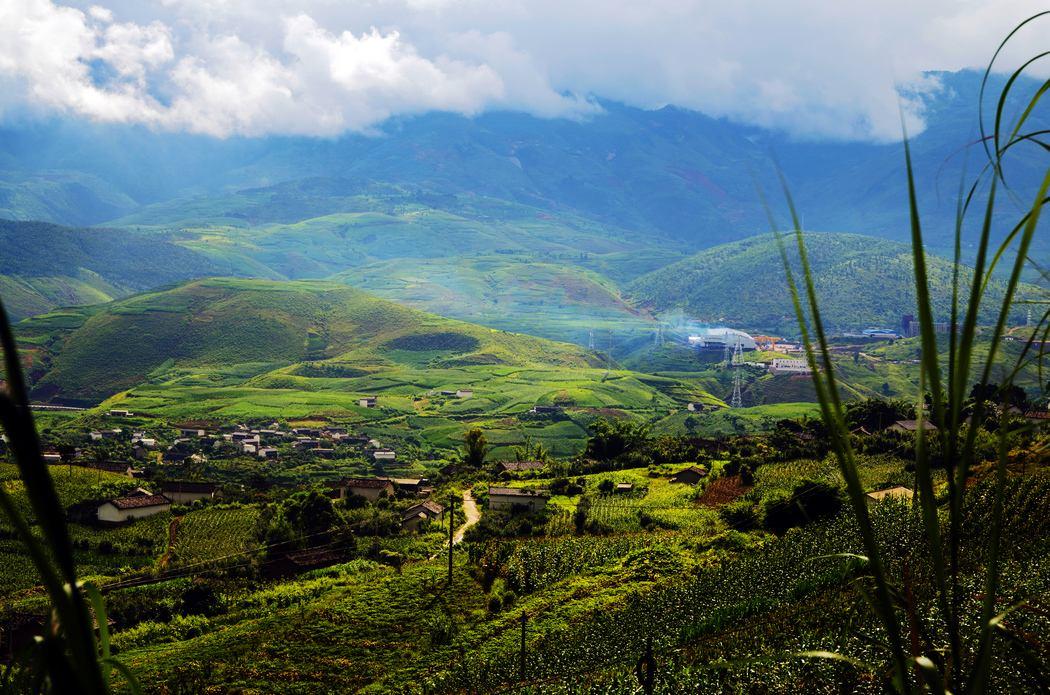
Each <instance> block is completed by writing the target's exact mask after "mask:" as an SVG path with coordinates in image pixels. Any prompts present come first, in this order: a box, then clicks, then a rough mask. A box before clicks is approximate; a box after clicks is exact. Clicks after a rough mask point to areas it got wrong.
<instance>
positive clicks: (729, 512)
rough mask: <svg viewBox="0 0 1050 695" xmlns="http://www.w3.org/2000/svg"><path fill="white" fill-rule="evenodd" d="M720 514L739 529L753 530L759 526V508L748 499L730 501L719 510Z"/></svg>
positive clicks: (724, 519) (732, 526) (728, 524)
mask: <svg viewBox="0 0 1050 695" xmlns="http://www.w3.org/2000/svg"><path fill="white" fill-rule="evenodd" d="M718 516H720V517H721V518H722V521H724V522H725V523H726V525H727V526H729V527H730V528H734V529H736V530H737V531H751V530H753V529H756V528H758V527H759V515H758V509H757V508H756V507H755V505H754V504H752V503H751V502H748V501H746V500H737V501H736V502H730V503H729V504H727V505H725V506H723V507H722V508H721V509H719V510H718Z"/></svg>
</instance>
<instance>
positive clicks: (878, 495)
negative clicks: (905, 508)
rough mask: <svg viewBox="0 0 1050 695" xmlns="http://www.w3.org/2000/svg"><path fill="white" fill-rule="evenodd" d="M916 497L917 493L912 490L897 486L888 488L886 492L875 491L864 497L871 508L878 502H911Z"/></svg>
mask: <svg viewBox="0 0 1050 695" xmlns="http://www.w3.org/2000/svg"><path fill="white" fill-rule="evenodd" d="M914 497H915V493H914V492H913V491H912V490H910V489H908V488H906V487H904V486H903V485H897V486H896V487H888V488H886V489H885V490H875V491H874V492H869V493H868V494H866V495H865V496H864V501H865V502H867V503H868V505H869V506H870V505H872V504H876V503H877V502H882V501H883V500H889V499H893V500H901V501H904V502H911V501H912V499H914Z"/></svg>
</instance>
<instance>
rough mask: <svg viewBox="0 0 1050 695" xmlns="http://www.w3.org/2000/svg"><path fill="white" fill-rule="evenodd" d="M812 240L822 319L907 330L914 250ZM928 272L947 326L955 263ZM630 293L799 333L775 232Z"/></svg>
mask: <svg viewBox="0 0 1050 695" xmlns="http://www.w3.org/2000/svg"><path fill="white" fill-rule="evenodd" d="M805 240H806V248H807V253H808V255H809V261H810V265H811V267H812V270H813V276H814V281H815V286H816V290H817V296H818V298H819V300H820V310H821V314H822V316H823V319H824V322H825V325H826V326H827V327H828V328H829V329H832V330H850V329H853V330H859V329H863V328H866V327H869V326H872V325H882V326H886V327H890V328H892V327H896V326H898V325H899V324H900V317H901V315H902V314H914V313H915V277H914V272H913V267H912V255H911V248H910V247H909V246H907V245H905V244H901V243H898V242H893V241H887V240H885V239H877V238H874V237H869V236H862V235H859V234H833V233H818V232H806V234H805ZM785 242H786V243H787V245H788V250H789V254H790V257H791V258H792V260H793V261H794V265H795V266H796V269H797V266H798V265H799V264H798V254H797V251H796V250H795V244H794V237H793V236H788V237H785ZM927 271H928V274H929V284H930V288H931V292H932V301H933V311H934V315H935V318H936V319H937V320H946V319H947V316H948V315H949V310H950V306H951V281H952V264H951V262H950V261H948V260H945V259H943V258H939V257H936V256H927ZM796 277H797V276H796ZM964 281H965V279H964ZM1027 291H1031V288H1027ZM627 295H628V297H629V298H630V299H632V300H634V301H635V302H637V303H638V304H639V305H641V306H643V307H645V308H647V309H650V310H652V311H654V312H672V311H683V312H686V313H687V314H688V315H689V318H691V319H694V320H698V321H710V322H718V323H726V324H729V325H735V326H743V327H747V328H751V329H759V330H768V331H776V332H786V333H788V334H789V335H791V334H795V333H797V331H798V327H797V322H796V320H795V316H794V311H793V309H792V304H791V296H790V293H789V292H788V287H787V282H786V279H785V275H784V269H783V264H782V261H781V258H780V254H779V251H778V249H777V243H776V240H775V239H774V237H773V235H771V234H766V235H761V236H755V237H751V238H748V239H744V240H742V241H737V242H733V243H730V244H724V245H722V246H717V247H715V248H712V249H708V250H706V251H701V252H700V253H697V254H695V255H693V256H691V257H689V258H687V259H685V260H683V261H679V262H677V263H673V264H671V265H669V266H666V267H664V268H661V269H659V270H656V271H654V272H652V273H649V274H647V275H644V276H642V277H640V278H638V279H637V280H635V281H634V282H632V283H631V284H630V285H629V286H628V289H627ZM1001 297H1002V285H1000V284H999V283H992V284H991V286H989V288H988V292H987V293H986V294H985V297H984V300H983V304H984V306H995V305H996V304H997V303H998V302H1000V301H1001Z"/></svg>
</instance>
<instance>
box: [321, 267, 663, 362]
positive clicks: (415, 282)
mask: <svg viewBox="0 0 1050 695" xmlns="http://www.w3.org/2000/svg"><path fill="white" fill-rule="evenodd" d="M333 279H338V280H342V281H345V282H347V283H348V284H351V285H353V286H355V287H360V288H362V289H365V290H367V291H369V292H372V293H375V294H377V295H379V296H381V297H385V298H388V299H393V300H396V301H398V302H402V303H406V304H409V305H411V306H415V307H418V308H420V309H424V310H426V311H430V312H433V313H436V314H441V315H442V316H451V317H454V318H457V319H462V320H465V321H471V322H474V323H480V324H483V325H486V326H494V327H497V328H503V329H507V330H515V331H521V332H524V333H529V334H531V335H538V336H543V337H546V338H552V339H555V340H565V341H569V342H574V343H577V344H583V345H586V344H588V343H589V339H590V334H591V332H592V331H593V332H594V333H595V334H596V335H595V347H596V348H598V349H603V350H604V349H607V345H606V344H605V343H606V342H607V331H609V330H615V331H616V332H617V333H618V334H619V335H621V336H622V335H624V334H625V333H626V334H640V333H646V332H648V331H651V330H653V328H654V327H655V324H654V323H653V321H652V319H651V318H650V317H648V316H646V315H645V314H643V313H641V312H638V311H636V310H635V309H634V308H633V307H631V306H630V305H629V304H627V303H626V302H625V301H624V300H623V298H622V297H621V296H620V291H619V288H618V287H617V286H616V285H615V284H614V283H613V282H612V281H611V280H609V279H608V278H606V277H603V276H602V275H599V274H598V273H596V272H594V271H591V270H587V269H585V268H582V267H580V266H578V265H575V264H572V263H570V262H565V261H558V260H557V259H548V260H542V259H530V258H527V257H515V256H508V255H493V256H482V257H466V258H437V259H412V258H408V259H396V260H389V261H382V262H378V263H371V264H369V265H366V266H362V267H359V268H354V269H352V270H348V271H346V272H344V273H340V274H339V275H337V276H335V278H333Z"/></svg>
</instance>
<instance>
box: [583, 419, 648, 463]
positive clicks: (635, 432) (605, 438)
mask: <svg viewBox="0 0 1050 695" xmlns="http://www.w3.org/2000/svg"><path fill="white" fill-rule="evenodd" d="M648 437H649V428H648V426H647V425H646V424H644V423H636V422H631V421H630V420H609V419H606V418H598V419H597V420H595V421H594V422H593V423H592V424H591V437H590V439H588V440H587V449H586V451H585V454H584V455H585V456H587V457H589V458H594V459H598V460H599V461H610V460H612V459H616V458H619V457H621V456H625V455H627V454H630V453H633V452H636V451H639V450H640V449H641V448H642V447H643V446H644V444H645V442H646V440H647V439H648Z"/></svg>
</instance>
